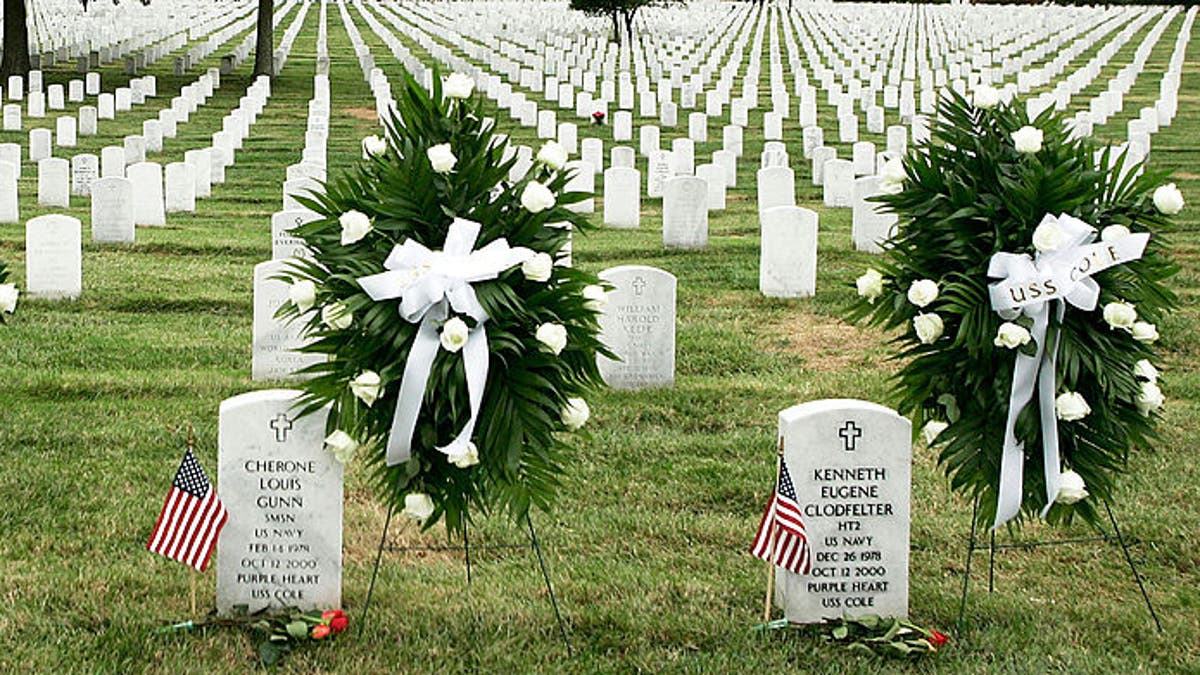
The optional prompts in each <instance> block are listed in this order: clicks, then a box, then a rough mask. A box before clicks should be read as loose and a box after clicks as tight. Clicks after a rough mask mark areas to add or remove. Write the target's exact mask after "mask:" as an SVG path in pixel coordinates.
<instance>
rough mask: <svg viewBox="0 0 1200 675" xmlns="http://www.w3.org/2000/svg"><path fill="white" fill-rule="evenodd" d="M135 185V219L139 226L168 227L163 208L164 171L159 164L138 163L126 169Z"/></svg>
mask: <svg viewBox="0 0 1200 675" xmlns="http://www.w3.org/2000/svg"><path fill="white" fill-rule="evenodd" d="M125 176H126V177H127V178H128V179H129V182H131V183H133V218H134V221H135V222H136V223H137V224H138V225H166V224H167V215H166V211H165V209H164V208H163V170H162V165H161V164H159V163H157V162H138V163H136V164H130V165H129V166H128V167H127V168H126V169H125Z"/></svg>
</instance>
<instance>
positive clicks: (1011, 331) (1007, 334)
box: [992, 321, 1033, 349]
mask: <svg viewBox="0 0 1200 675" xmlns="http://www.w3.org/2000/svg"><path fill="white" fill-rule="evenodd" d="M1031 339H1033V338H1032V336H1031V335H1030V334H1029V331H1028V330H1025V327H1024V326H1022V325H1020V324H1015V323H1013V322H1011V321H1005V322H1004V323H1002V324H1000V330H998V331H996V339H995V340H992V344H994V345H996V346H997V347H1006V348H1008V349H1016V348H1017V347H1021V346H1024V345H1027V344H1029V341H1030V340H1031Z"/></svg>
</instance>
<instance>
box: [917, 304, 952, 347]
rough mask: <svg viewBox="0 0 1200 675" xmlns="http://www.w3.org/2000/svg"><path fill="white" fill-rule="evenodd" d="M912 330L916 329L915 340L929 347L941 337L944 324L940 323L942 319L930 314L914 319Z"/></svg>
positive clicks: (919, 315)
mask: <svg viewBox="0 0 1200 675" xmlns="http://www.w3.org/2000/svg"><path fill="white" fill-rule="evenodd" d="M913 328H914V329H916V331H917V338H918V339H920V340H921V342H922V344H927V345H929V344H933V342H934V340H937V339H938V338H940V337H941V336H942V331H943V330H944V329H945V324H943V323H942V317H940V316H938V315H937V314H934V313H933V312H930V313H929V314H918V315H917V316H916V317H914V318H913Z"/></svg>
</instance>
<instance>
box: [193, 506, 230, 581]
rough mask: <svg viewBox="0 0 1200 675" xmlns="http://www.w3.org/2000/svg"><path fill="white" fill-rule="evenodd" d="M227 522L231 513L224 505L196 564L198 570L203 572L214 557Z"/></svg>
mask: <svg viewBox="0 0 1200 675" xmlns="http://www.w3.org/2000/svg"><path fill="white" fill-rule="evenodd" d="M227 522H229V513H228V512H227V511H226V510H225V507H223V506H222V507H221V513H220V516H219V517H218V518H217V521H216V522H215V523H214V524H213V528H212V532H211V533H210V534H209V537H208V540H207V541H206V542H205V544H204V548H203V549H202V553H203V554H202V555H201V556H200V557H199V559H198V560H197V564H196V565H195V568H196V569H197V570H199V571H201V572H203V571H204V568H205V567H208V561H209V559H210V558H212V554H213V551H215V550H216V549H217V537H218V536H219V535H220V534H221V529H222V528H224V527H225V523H227Z"/></svg>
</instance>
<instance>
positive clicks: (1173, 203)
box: [1154, 183, 1183, 216]
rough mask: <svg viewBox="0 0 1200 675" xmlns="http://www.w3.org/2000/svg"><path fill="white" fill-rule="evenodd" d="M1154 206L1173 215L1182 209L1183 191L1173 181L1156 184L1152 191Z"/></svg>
mask: <svg viewBox="0 0 1200 675" xmlns="http://www.w3.org/2000/svg"><path fill="white" fill-rule="evenodd" d="M1154 208H1156V209H1158V210H1159V211H1161V212H1162V213H1165V214H1167V215H1168V216H1173V215H1175V214H1176V213H1179V212H1180V211H1182V210H1183V193H1182V192H1180V191H1179V188H1177V187H1175V184H1174V183H1167V184H1166V185H1160V186H1158V189H1156V190H1155V191H1154Z"/></svg>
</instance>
